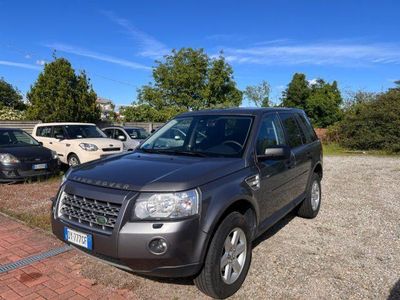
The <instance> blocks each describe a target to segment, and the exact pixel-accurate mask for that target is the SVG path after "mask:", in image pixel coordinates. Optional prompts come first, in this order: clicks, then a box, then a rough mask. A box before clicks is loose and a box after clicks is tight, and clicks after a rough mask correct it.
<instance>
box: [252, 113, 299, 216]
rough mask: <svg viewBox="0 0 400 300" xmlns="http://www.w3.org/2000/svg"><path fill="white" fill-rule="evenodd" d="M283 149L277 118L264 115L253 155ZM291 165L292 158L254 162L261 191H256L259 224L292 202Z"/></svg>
mask: <svg viewBox="0 0 400 300" xmlns="http://www.w3.org/2000/svg"><path fill="white" fill-rule="evenodd" d="M285 145H286V141H285V135H284V131H283V128H282V124H281V122H280V120H279V118H278V115H277V114H276V113H268V114H266V115H264V116H263V119H262V121H261V125H260V128H259V131H258V135H257V139H256V145H255V151H256V155H257V156H259V155H263V154H265V149H266V148H271V147H276V146H285ZM291 163H292V158H283V157H282V158H273V159H272V158H271V159H262V158H257V162H256V165H257V168H258V169H259V174H260V175H259V176H260V188H259V190H257V191H255V195H256V197H257V198H258V199H259V205H260V213H261V219H262V220H265V219H266V218H268V217H269V216H271V215H272V214H273V213H274V212H277V211H278V210H279V209H281V208H283V207H284V206H285V204H286V203H288V202H289V201H290V200H291V199H292V191H291V187H290V185H291Z"/></svg>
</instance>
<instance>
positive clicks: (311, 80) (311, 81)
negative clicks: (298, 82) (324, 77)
mask: <svg viewBox="0 0 400 300" xmlns="http://www.w3.org/2000/svg"><path fill="white" fill-rule="evenodd" d="M307 81H308V84H309V85H314V84H316V83H317V82H318V78H313V79H310V80H307Z"/></svg>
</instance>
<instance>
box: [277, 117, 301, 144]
mask: <svg viewBox="0 0 400 300" xmlns="http://www.w3.org/2000/svg"><path fill="white" fill-rule="evenodd" d="M279 116H280V117H281V120H282V124H283V127H284V128H285V131H286V135H287V138H288V141H287V142H288V144H289V146H290V147H291V148H296V147H298V146H301V145H302V144H303V132H302V131H301V130H300V128H299V125H298V123H297V121H296V117H295V115H294V114H290V113H283V114H279Z"/></svg>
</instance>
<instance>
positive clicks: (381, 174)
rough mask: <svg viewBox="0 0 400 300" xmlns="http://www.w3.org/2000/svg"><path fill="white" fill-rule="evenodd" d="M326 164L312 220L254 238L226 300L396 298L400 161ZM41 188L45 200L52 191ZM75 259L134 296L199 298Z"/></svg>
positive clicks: (341, 159) (186, 288) (187, 289)
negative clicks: (240, 278) (246, 265)
mask: <svg viewBox="0 0 400 300" xmlns="http://www.w3.org/2000/svg"><path fill="white" fill-rule="evenodd" d="M324 163H325V165H324V179H323V183H322V188H323V198H322V207H321V210H320V213H319V215H318V217H317V218H316V219H314V220H305V219H301V218H298V217H295V216H294V215H293V214H291V215H289V216H287V217H286V218H285V219H284V220H282V221H281V222H279V223H278V224H277V225H275V226H274V227H273V228H271V229H270V230H269V231H267V232H266V233H265V234H264V235H263V236H262V237H261V238H260V239H258V240H257V241H256V242H255V245H254V247H255V248H254V249H253V261H252V264H251V268H250V271H249V274H248V276H247V279H246V281H245V283H244V285H243V287H242V288H241V289H240V290H239V291H238V292H237V293H236V294H235V295H234V296H233V297H232V299H388V298H389V299H400V201H399V200H400V158H398V157H372V156H329V157H325V159H324ZM40 185H41V184H39V186H38V187H37V189H38V190H41V192H42V193H44V194H46V193H50V190H51V189H54V186H53V185H54V183H51V186H52V187H51V188H49V189H48V190H46V189H45V188H43V189H42V188H41V186H40ZM7 188H8V187H7ZM1 189H3V186H0V191H1ZM8 189H9V188H8ZM19 189H21V187H20V188H19ZM3 191H5V190H4V189H3ZM3 191H1V192H3ZM1 194H3V193H0V204H1V202H3V201H4V199H5V198H4V196H1ZM11 194H12V192H10V191H8V194H7V195H11ZM31 195H33V193H31ZM46 196H47V194H46ZM27 198H29V197H27ZM34 198H35V199H36V198H37V196H35V197H34ZM7 200H8V201H7V202H8V204H10V200H9V199H7ZM3 203H4V202H3ZM29 203H31V204H29V205H32V207H35V208H36V209H39V207H41V206H40V205H38V206H37V207H36V206H35V205H34V201H32V200H29ZM46 205H48V204H46ZM77 259H79V260H80V262H81V263H82V269H81V272H82V274H83V275H84V276H86V277H88V278H91V279H94V280H95V281H97V282H99V283H103V284H106V285H110V286H113V287H119V288H129V289H131V290H132V292H133V293H134V294H135V298H139V299H202V298H205V297H204V296H203V295H202V294H201V293H200V292H199V291H198V290H197V289H196V287H195V286H194V285H193V284H192V281H191V280H187V279H182V280H155V279H149V278H144V277H141V276H138V275H131V274H129V273H126V272H124V271H121V270H118V269H116V268H113V267H110V266H108V265H105V264H102V263H100V262H98V261H95V260H93V259H92V258H89V257H87V256H84V257H83V258H82V256H78V258H77Z"/></svg>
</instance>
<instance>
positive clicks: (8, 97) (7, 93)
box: [0, 78, 26, 110]
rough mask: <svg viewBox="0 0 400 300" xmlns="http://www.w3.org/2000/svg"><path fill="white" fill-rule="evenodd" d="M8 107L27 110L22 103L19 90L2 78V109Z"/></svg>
mask: <svg viewBox="0 0 400 300" xmlns="http://www.w3.org/2000/svg"><path fill="white" fill-rule="evenodd" d="M2 107H8V108H12V109H17V110H24V109H25V108H26V106H25V104H24V102H23V101H22V96H21V93H20V92H19V91H18V89H17V88H14V87H13V86H12V85H11V84H9V83H8V82H7V81H5V80H4V78H0V108H2Z"/></svg>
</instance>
